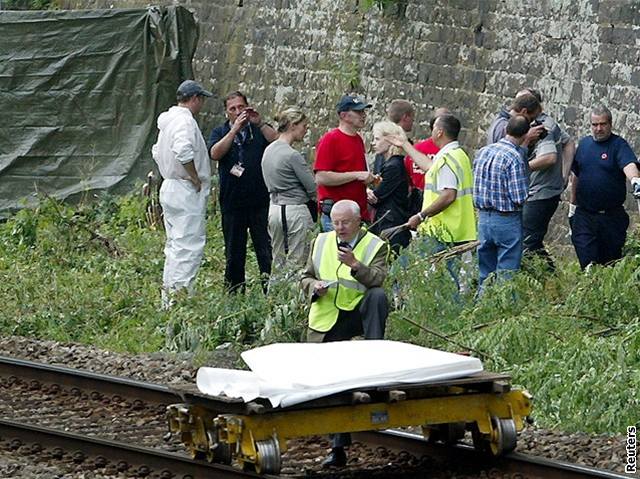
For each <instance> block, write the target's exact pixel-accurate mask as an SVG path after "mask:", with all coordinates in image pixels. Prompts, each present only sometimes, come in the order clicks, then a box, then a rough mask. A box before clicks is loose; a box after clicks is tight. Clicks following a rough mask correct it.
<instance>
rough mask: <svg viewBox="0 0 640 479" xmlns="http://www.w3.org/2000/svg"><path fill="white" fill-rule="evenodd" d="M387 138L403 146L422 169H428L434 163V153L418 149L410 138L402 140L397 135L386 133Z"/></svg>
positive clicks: (390, 141) (392, 142) (400, 146)
mask: <svg viewBox="0 0 640 479" xmlns="http://www.w3.org/2000/svg"><path fill="white" fill-rule="evenodd" d="M385 140H387V141H388V142H389V143H391V144H392V145H395V146H397V147H399V148H402V149H403V150H404V151H405V153H406V154H407V155H409V158H411V160H412V161H413V162H414V163H415V164H416V165H418V166H419V167H420V169H421V170H422V171H427V170H428V169H429V168H431V165H433V155H425V154H424V153H422V152H421V151H418V150H416V148H415V146H413V145H412V144H411V142H410V141H409V140H407V139H405V140H402V139H400V138H398V137H397V136H395V135H386V136H385Z"/></svg>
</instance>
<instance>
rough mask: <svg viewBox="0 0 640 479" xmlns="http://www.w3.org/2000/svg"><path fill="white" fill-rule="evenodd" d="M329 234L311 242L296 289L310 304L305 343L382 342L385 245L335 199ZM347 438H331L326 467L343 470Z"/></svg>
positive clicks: (353, 208) (350, 206)
mask: <svg viewBox="0 0 640 479" xmlns="http://www.w3.org/2000/svg"><path fill="white" fill-rule="evenodd" d="M331 222H332V223H333V227H334V228H335V230H334V231H330V232H327V233H320V234H319V235H318V237H317V238H316V239H315V241H314V242H313V245H312V248H311V254H310V255H309V259H308V260H307V266H306V268H305V271H304V273H303V276H302V280H301V286H302V289H303V290H304V291H305V293H306V294H307V296H308V297H309V298H310V300H311V310H310V311H309V329H308V333H307V341H309V342H317V343H321V342H329V341H341V340H346V339H351V338H352V337H354V336H359V335H364V337H365V339H382V338H383V336H384V328H385V323H386V320H387V316H388V312H389V306H388V301H387V296H386V294H385V292H384V290H383V289H382V283H383V282H384V279H385V278H386V276H387V259H388V256H389V246H388V244H387V243H385V242H384V241H383V240H381V239H380V238H378V237H377V236H376V235H374V234H373V233H369V232H368V231H367V230H365V229H364V228H361V226H360V207H359V206H358V203H356V202H355V201H352V200H340V201H338V202H336V203H335V204H334V205H333V208H332V209H331ZM350 444H351V436H350V435H349V434H335V435H333V436H332V449H331V454H330V455H329V456H328V457H327V459H326V460H325V462H324V463H323V464H324V465H325V466H344V465H345V464H346V462H347V456H346V453H345V452H344V447H345V446H348V445H350Z"/></svg>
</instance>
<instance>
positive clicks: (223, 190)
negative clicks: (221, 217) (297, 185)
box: [208, 121, 269, 212]
mask: <svg viewBox="0 0 640 479" xmlns="http://www.w3.org/2000/svg"><path fill="white" fill-rule="evenodd" d="M230 130H231V127H230V126H229V122H228V121H227V122H225V123H224V124H223V125H220V126H218V127H216V128H214V129H213V130H212V131H211V135H210V136H209V142H208V149H209V150H211V147H212V146H213V145H215V144H216V143H217V142H218V141H220V140H221V139H222V138H224V136H225V135H226V134H227V133H229V131H230ZM267 145H269V142H268V141H267V140H266V138H265V137H264V135H263V134H262V132H261V131H260V128H257V127H255V126H254V125H252V124H250V125H249V126H247V127H245V128H244V129H243V131H242V132H241V133H238V135H236V137H235V139H234V141H233V145H232V146H231V148H230V149H229V151H228V152H227V154H226V155H224V156H223V157H222V158H221V159H220V161H218V174H219V175H220V208H221V209H222V211H225V212H226V211H231V210H234V209H242V208H259V207H264V206H269V192H268V191H267V187H266V186H265V184H264V178H263V177H262V155H263V153H264V150H265V148H266V147H267ZM236 164H239V165H241V166H242V168H244V172H243V173H242V175H241V176H240V177H238V176H235V175H232V174H231V168H233V166H234V165H236Z"/></svg>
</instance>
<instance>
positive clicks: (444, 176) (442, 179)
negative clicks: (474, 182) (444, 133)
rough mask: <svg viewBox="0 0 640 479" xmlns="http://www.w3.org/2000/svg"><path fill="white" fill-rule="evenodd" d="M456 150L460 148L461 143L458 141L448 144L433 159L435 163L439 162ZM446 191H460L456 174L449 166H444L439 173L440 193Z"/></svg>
mask: <svg viewBox="0 0 640 479" xmlns="http://www.w3.org/2000/svg"><path fill="white" fill-rule="evenodd" d="M456 148H460V143H458V142H457V141H452V142H451V143H447V144H446V145H444V146H443V147H442V149H441V150H440V151H439V152H438V153H437V154H436V156H435V157H434V159H433V162H434V163H435V162H436V161H437V160H439V159H440V158H442V157H443V156H444V155H445V154H446V153H447V152H449V151H451V150H455V149H456ZM444 189H449V190H457V189H458V179H457V178H456V175H455V173H454V172H453V170H452V169H451V168H450V167H449V165H447V164H444V165H443V166H442V168H440V171H438V191H442V190H444Z"/></svg>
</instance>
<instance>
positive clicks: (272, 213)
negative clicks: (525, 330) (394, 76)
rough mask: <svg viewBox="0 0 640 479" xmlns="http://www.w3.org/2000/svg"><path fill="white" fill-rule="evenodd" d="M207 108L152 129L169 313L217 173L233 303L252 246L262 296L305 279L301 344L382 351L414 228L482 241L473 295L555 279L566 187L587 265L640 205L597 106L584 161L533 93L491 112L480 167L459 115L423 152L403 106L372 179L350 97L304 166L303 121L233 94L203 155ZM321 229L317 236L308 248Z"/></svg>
mask: <svg viewBox="0 0 640 479" xmlns="http://www.w3.org/2000/svg"><path fill="white" fill-rule="evenodd" d="M209 96H212V94H211V93H210V92H208V91H206V90H205V89H204V88H202V86H201V85H200V84H198V83H197V82H195V81H193V80H187V81H185V82H183V83H182V84H181V85H180V86H179V87H178V90H177V101H178V104H177V106H173V107H171V108H170V109H169V110H168V111H167V112H164V113H162V114H161V115H160V116H159V118H158V129H159V135H158V141H157V143H156V144H155V145H154V146H153V150H152V153H153V158H154V159H155V161H156V162H157V164H158V168H159V170H160V174H161V175H162V177H163V179H164V181H163V183H162V186H161V189H160V202H161V205H162V207H163V211H164V222H165V227H166V235H167V239H166V245H165V256H166V260H165V267H164V277H163V305H164V306H165V307H169V306H171V304H172V299H173V295H174V293H175V292H176V291H178V290H182V289H187V290H190V288H191V287H192V284H193V281H194V279H195V276H196V273H197V270H198V267H199V265H200V262H201V259H202V255H203V249H204V243H205V210H206V202H207V195H208V192H209V189H210V188H209V185H210V176H211V166H210V160H213V161H215V162H217V165H218V171H219V176H220V206H221V212H222V229H223V234H224V242H225V256H226V268H225V282H226V285H227V287H228V289H229V290H230V291H238V290H242V288H243V287H244V282H245V260H246V249H247V239H248V235H251V240H252V243H253V247H254V249H255V252H256V257H257V260H258V266H259V269H260V272H261V274H262V279H263V281H264V283H263V287H264V288H265V291H266V287H267V282H266V281H267V279H268V278H269V276H270V274H271V268H272V264H273V265H275V268H276V269H277V270H278V271H280V270H282V269H285V266H287V267H290V268H291V267H292V266H293V267H295V266H298V265H299V266H300V267H301V268H303V273H302V279H301V287H302V290H303V291H304V293H305V294H306V297H307V299H308V301H309V303H310V310H309V318H308V332H307V340H308V341H313V342H327V341H337V340H345V339H349V338H352V337H354V336H360V335H361V336H364V337H365V339H381V338H383V337H384V331H385V324H386V319H387V316H388V310H389V305H388V301H387V296H386V294H385V292H384V290H383V288H382V285H383V283H384V280H385V278H386V275H387V271H388V263H389V258H390V257H392V256H394V255H395V256H401V255H402V249H403V248H405V247H407V246H408V245H409V242H410V241H411V240H412V238H413V237H414V235H412V233H411V230H417V235H416V236H417V241H420V242H422V246H423V247H424V249H428V250H429V251H431V252H434V253H435V252H437V251H441V250H444V249H446V248H449V247H451V246H456V245H463V244H465V243H469V242H471V241H475V240H478V241H479V244H478V248H477V256H478V266H479V294H482V291H483V289H484V287H485V285H486V281H487V279H488V278H489V277H490V276H491V275H494V276H495V277H497V278H500V277H504V276H509V275H511V274H512V273H513V272H514V271H516V270H518V269H519V268H520V265H521V261H522V256H523V253H524V252H530V253H532V254H538V255H540V256H541V257H543V258H544V259H545V260H546V261H547V263H548V265H549V268H553V267H554V265H553V261H552V260H551V258H550V256H549V255H548V253H547V252H546V250H545V248H544V243H543V240H544V237H545V235H546V233H547V230H548V227H549V223H550V221H551V218H552V216H553V214H554V213H555V211H556V209H557V208H558V204H559V201H560V195H561V193H562V192H563V191H564V190H565V188H566V187H567V184H569V185H570V186H569V187H570V203H571V205H570V210H569V216H570V226H571V231H572V242H573V244H574V247H575V250H576V254H577V256H578V260H579V262H580V266H581V267H582V268H586V267H587V266H588V265H589V264H592V263H597V264H606V263H609V262H611V261H613V260H615V259H617V258H620V257H621V256H622V247H623V245H624V242H625V238H626V230H627V227H628V224H629V217H628V215H627V213H626V212H625V210H624V206H623V203H624V201H625V198H626V193H627V189H626V179H628V180H629V181H630V183H631V185H632V189H633V194H634V196H635V197H636V198H640V171H639V170H638V162H637V159H636V156H635V155H634V153H633V151H632V149H631V147H630V146H629V144H628V143H627V142H626V141H625V140H624V139H623V138H621V137H620V136H617V135H615V134H613V133H612V115H611V112H610V111H609V110H608V109H607V108H606V107H604V106H602V105H598V106H596V107H594V108H593V109H592V111H591V115H590V122H591V133H592V134H591V136H587V137H585V138H583V139H582V140H581V141H580V142H579V144H578V146H577V148H576V146H575V143H574V141H573V140H572V139H571V138H570V137H569V135H568V134H567V133H566V132H565V131H564V130H563V129H562V128H561V127H560V126H559V125H558V123H557V122H555V121H554V119H553V118H551V117H550V116H549V115H547V114H546V113H545V112H544V111H543V107H542V101H543V99H542V96H541V95H540V93H539V92H538V91H536V90H534V89H531V88H525V89H523V90H522V91H520V92H518V93H517V95H516V96H515V98H514V99H513V101H512V102H511V103H510V104H509V105H508V106H507V107H505V108H503V109H502V110H501V111H500V112H499V113H498V115H497V117H496V118H495V120H494V121H493V122H492V124H491V125H490V127H489V129H488V131H487V142H486V143H487V144H486V146H484V147H482V148H480V149H479V150H478V151H477V153H476V154H475V157H474V159H473V161H471V159H470V158H469V156H468V155H467V153H466V152H465V150H464V149H463V147H462V145H461V144H460V142H459V141H458V138H459V134H460V131H461V123H460V120H459V119H458V118H457V117H456V116H455V115H454V114H453V113H452V112H451V111H449V110H448V109H446V108H439V109H437V110H436V111H435V112H434V115H433V119H432V121H431V124H430V127H431V135H430V138H428V139H426V140H424V141H420V142H417V143H415V144H413V142H412V141H411V139H410V136H409V135H410V133H411V131H412V129H413V122H414V118H415V109H414V107H413V105H412V104H411V103H410V102H408V101H406V100H394V101H393V102H391V104H390V105H389V107H388V109H387V116H388V118H387V119H385V120H383V121H380V122H377V123H375V124H374V125H373V131H372V133H373V141H372V145H371V146H372V148H373V151H374V153H375V160H374V162H373V165H372V167H371V168H370V167H369V164H368V162H367V160H366V148H365V143H364V140H363V137H362V136H361V134H360V132H361V131H362V129H363V128H364V127H365V124H366V119H367V110H368V109H369V108H371V106H372V105H371V104H369V103H367V102H366V101H364V100H363V99H362V98H360V97H358V96H355V95H345V96H343V97H342V98H341V99H340V100H339V102H338V104H337V107H336V113H337V117H338V118H337V120H338V126H337V127H336V128H334V129H332V130H330V131H329V132H327V133H326V134H324V135H323V136H322V137H321V138H320V140H319V141H318V144H317V148H316V156H315V162H314V164H313V168H311V167H310V166H309V165H308V164H307V162H306V160H305V158H304V157H303V156H302V155H301V154H300V152H298V151H297V150H296V149H295V148H294V144H295V143H296V142H299V141H301V140H302V139H303V138H304V136H305V134H306V132H307V126H308V122H309V120H308V118H307V116H306V115H305V113H304V112H302V111H301V110H300V109H298V108H288V109H286V110H284V111H282V112H281V113H280V114H279V115H278V116H277V118H276V122H277V125H276V126H275V128H274V127H273V126H271V125H270V124H268V123H266V122H264V121H263V118H262V116H261V115H260V114H259V112H257V111H256V110H255V109H253V108H252V107H251V106H250V105H249V102H248V100H247V97H246V96H245V95H244V94H243V93H241V92H239V91H236V92H232V93H230V94H229V95H227V97H226V98H225V99H224V111H225V115H226V118H227V120H226V121H225V122H224V124H222V125H220V126H218V127H216V128H214V129H213V131H212V132H211V135H210V137H209V141H208V144H207V143H206V142H205V140H204V138H203V136H202V134H201V132H200V130H199V128H198V125H197V123H196V121H195V118H194V116H195V115H197V114H198V113H199V111H200V110H201V108H202V106H203V103H204V101H205V98H206V97H209ZM315 223H319V224H320V229H321V232H320V234H318V235H317V236H316V237H315V238H314V239H313V240H311V241H310V239H311V238H310V234H311V233H313V231H314V224H315ZM390 232H391V233H390ZM450 271H451V273H452V276H453V277H454V279H455V280H456V282H457V277H456V272H455V270H454V268H450ZM349 442H350V437H349V435H346V434H337V435H334V437H333V439H332V450H331V453H330V455H329V457H328V458H327V460H326V461H325V464H326V465H328V466H340V465H343V464H345V463H346V453H345V452H344V447H345V446H346V445H348V444H349Z"/></svg>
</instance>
